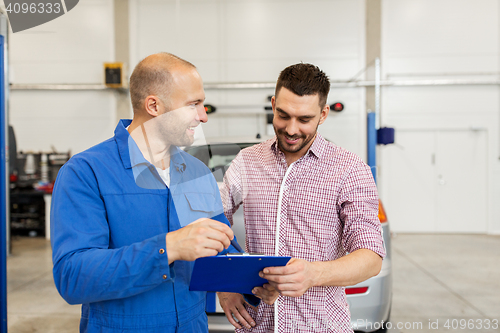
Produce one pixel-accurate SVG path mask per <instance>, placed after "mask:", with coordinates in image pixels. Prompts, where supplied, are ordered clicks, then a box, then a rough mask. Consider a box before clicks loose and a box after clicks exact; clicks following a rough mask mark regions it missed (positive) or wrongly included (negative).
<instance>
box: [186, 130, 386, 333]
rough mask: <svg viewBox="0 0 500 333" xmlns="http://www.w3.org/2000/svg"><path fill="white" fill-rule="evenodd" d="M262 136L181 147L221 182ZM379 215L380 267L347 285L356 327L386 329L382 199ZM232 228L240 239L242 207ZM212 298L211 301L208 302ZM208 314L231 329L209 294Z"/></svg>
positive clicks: (216, 326) (220, 328)
mask: <svg viewBox="0 0 500 333" xmlns="http://www.w3.org/2000/svg"><path fill="white" fill-rule="evenodd" d="M268 138H269V137H265V138H260V137H258V138H226V137H225V138H222V139H209V140H207V141H208V142H204V143H203V144H201V143H197V142H195V144H194V145H192V146H190V147H187V148H185V149H184V150H185V151H186V152H188V153H189V154H191V155H192V156H195V157H197V158H198V159H200V160H201V161H202V162H203V163H204V164H205V165H206V166H207V167H209V168H210V169H211V170H212V173H213V175H214V177H215V179H216V180H217V183H218V184H219V185H220V184H221V183H222V180H223V177H224V173H225V172H226V171H227V169H228V168H229V165H230V164H231V162H232V161H233V159H234V158H235V157H236V155H237V154H238V153H239V151H240V150H241V149H244V148H247V147H250V146H253V145H255V144H257V143H260V142H262V141H264V140H266V139H268ZM379 219H380V221H381V224H382V230H383V237H384V242H385V247H386V250H387V256H386V257H385V259H384V261H383V262H382V269H381V271H380V273H379V274H378V275H377V276H374V277H372V278H370V279H368V280H366V281H364V282H361V283H359V284H357V285H354V286H351V287H347V288H346V296H347V302H348V303H349V307H350V310H351V325H352V328H353V329H354V330H355V331H360V332H385V331H386V330H387V329H386V324H385V323H386V322H388V321H389V318H390V313H391V303H392V269H391V239H390V230H389V222H388V221H387V218H386V215H385V211H384V209H383V206H382V203H380V202H379ZM233 220H234V225H233V231H234V233H235V235H236V237H237V238H238V239H239V242H240V243H244V240H245V227H244V221H243V210H242V209H239V210H238V211H237V212H236V213H235V214H234V216H233ZM214 301H215V303H216V304H215V305H214V304H210V303H211V302H214ZM208 303H209V304H207V314H208V320H209V329H210V332H212V333H216V332H232V331H234V327H233V325H231V324H230V323H229V322H228V321H227V319H226V317H225V315H224V312H223V310H222V308H221V307H220V305H219V301H218V300H217V299H216V297H215V298H212V297H209V298H208Z"/></svg>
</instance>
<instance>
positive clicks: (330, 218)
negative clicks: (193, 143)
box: [219, 63, 385, 333]
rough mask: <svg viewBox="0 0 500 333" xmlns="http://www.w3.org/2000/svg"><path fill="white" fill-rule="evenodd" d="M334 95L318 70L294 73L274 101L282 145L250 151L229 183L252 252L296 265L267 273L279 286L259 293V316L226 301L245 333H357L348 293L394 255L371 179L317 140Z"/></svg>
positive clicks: (300, 68) (227, 197)
mask: <svg viewBox="0 0 500 333" xmlns="http://www.w3.org/2000/svg"><path fill="white" fill-rule="evenodd" d="M329 90H330V83H329V80H328V77H327V76H326V75H325V73H324V72H322V71H321V70H320V69H319V68H318V67H316V66H314V65H311V64H303V63H301V64H296V65H292V66H290V67H287V68H286V69H284V70H283V71H282V72H281V74H280V76H279V78H278V82H277V84H276V91H275V96H274V97H273V98H272V107H273V112H274V118H273V126H274V130H275V133H276V137H275V138H274V139H271V140H269V141H266V142H263V143H261V144H259V145H255V146H253V147H250V148H246V149H244V150H242V151H241V152H240V153H239V154H238V156H237V157H236V158H235V160H234V161H233V163H232V164H231V166H230V167H229V169H228V171H227V172H226V174H225V177H224V185H223V187H222V188H221V195H222V201H223V204H224V211H225V213H226V216H227V217H228V219H229V220H230V221H232V216H233V214H234V212H235V211H236V210H237V209H238V207H240V206H241V205H243V208H244V210H243V211H244V217H245V229H246V236H247V240H246V244H247V251H248V252H256V253H264V254H266V255H277V256H291V257H292V259H291V260H290V261H289V263H288V265H287V266H284V267H268V268H265V269H264V270H263V271H262V272H261V273H260V274H261V277H263V278H265V279H267V280H268V281H269V284H266V285H264V286H262V287H260V286H256V288H254V294H255V295H257V296H259V297H260V298H262V300H263V301H262V302H260V304H259V305H258V308H255V307H254V306H250V305H249V304H248V303H246V301H245V299H244V298H243V296H242V295H239V294H231V293H219V299H220V302H221V306H222V307H223V309H224V312H225V313H226V316H227V318H228V320H229V321H230V322H231V323H232V324H233V325H234V326H235V327H236V328H237V332H241V331H251V332H273V331H274V332H284V333H285V332H286V333H289V332H352V328H351V327H350V314H349V307H348V304H347V301H346V297H345V292H344V287H345V286H349V285H354V284H357V283H359V282H361V281H364V280H366V279H368V278H370V277H372V276H374V275H376V274H378V272H379V271H380V268H381V265H382V258H383V257H384V256H385V249H384V246H383V239H382V235H381V227H380V222H379V220H378V196H377V188H376V186H375V183H374V181H373V177H372V174H371V172H370V169H369V167H368V166H367V165H366V164H365V163H364V162H363V161H362V160H361V159H360V158H359V157H358V156H356V155H354V154H352V153H350V152H348V151H346V150H344V149H342V148H340V147H338V146H336V145H334V144H333V143H330V142H327V141H326V140H325V139H324V138H323V137H322V136H321V135H320V134H319V133H318V132H317V129H318V126H319V125H320V124H322V123H323V122H324V121H325V120H326V118H327V116H328V113H329V106H328V105H327V104H326V100H327V96H328V92H329ZM247 300H249V301H251V300H250V299H249V298H247ZM252 303H253V302H252ZM252 305H255V303H253V304H252ZM233 316H234V318H236V319H237V321H236V320H235V319H234V318H233Z"/></svg>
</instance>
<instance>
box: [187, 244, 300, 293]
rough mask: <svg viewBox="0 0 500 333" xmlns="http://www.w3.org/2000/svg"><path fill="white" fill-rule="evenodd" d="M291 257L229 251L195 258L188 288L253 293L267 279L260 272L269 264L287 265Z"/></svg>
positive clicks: (273, 265) (270, 265) (271, 265)
mask: <svg viewBox="0 0 500 333" xmlns="http://www.w3.org/2000/svg"><path fill="white" fill-rule="evenodd" d="M290 259H291V257H274V256H264V255H252V254H246V253H245V254H241V253H240V254H236V253H233V254H227V255H220V256H213V257H205V258H199V259H196V261H195V263H194V269H193V274H192V275H191V283H190V285H189V290H191V291H226V292H233V293H240V294H251V293H252V289H253V288H254V287H261V286H262V285H264V284H266V283H267V282H268V281H267V280H266V279H263V278H261V277H260V276H259V272H260V271H262V270H263V269H264V268H266V267H276V266H285V265H286V264H287V263H288V261H289V260H290Z"/></svg>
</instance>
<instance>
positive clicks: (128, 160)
mask: <svg viewBox="0 0 500 333" xmlns="http://www.w3.org/2000/svg"><path fill="white" fill-rule="evenodd" d="M131 123H132V120H130V119H121V120H120V122H119V123H118V125H117V126H116V129H115V141H116V143H117V145H118V151H119V153H120V157H121V159H122V163H123V166H124V167H125V168H126V169H130V168H132V167H136V166H139V165H141V164H145V165H146V166H148V165H150V164H151V163H149V161H148V160H146V159H145V158H144V156H143V155H142V152H141V150H140V149H139V147H138V146H137V144H136V143H135V141H134V139H132V137H131V136H130V134H129V132H128V131H127V127H128V126H129V125H130V124H131ZM170 163H171V166H172V165H173V167H174V168H173V169H174V170H176V171H177V172H181V173H182V172H184V171H185V169H186V165H187V164H186V161H185V160H184V157H183V156H182V154H181V150H180V148H179V147H176V146H172V147H170Z"/></svg>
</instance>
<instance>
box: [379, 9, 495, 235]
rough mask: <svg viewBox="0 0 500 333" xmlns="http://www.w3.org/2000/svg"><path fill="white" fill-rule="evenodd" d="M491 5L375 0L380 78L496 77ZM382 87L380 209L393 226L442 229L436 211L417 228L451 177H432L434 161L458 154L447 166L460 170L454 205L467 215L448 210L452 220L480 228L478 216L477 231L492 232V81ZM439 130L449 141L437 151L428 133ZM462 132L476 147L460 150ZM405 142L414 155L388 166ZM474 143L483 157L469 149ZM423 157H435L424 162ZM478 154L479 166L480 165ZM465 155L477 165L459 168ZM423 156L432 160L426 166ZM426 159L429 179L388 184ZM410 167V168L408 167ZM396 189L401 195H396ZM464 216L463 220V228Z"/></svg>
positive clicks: (438, 207)
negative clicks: (387, 138)
mask: <svg viewBox="0 0 500 333" xmlns="http://www.w3.org/2000/svg"><path fill="white" fill-rule="evenodd" d="M499 10H500V8H499V2H498V1H497V0H483V1H470V0H439V1H435V0H419V1H398V0H383V2H382V75H383V79H390V80H405V79H412V80H425V79H471V80H474V79H483V80H485V79H497V78H498V74H499V59H500V58H499V56H500V51H499V47H500V44H499V23H500V18H499ZM382 94H383V95H382V125H387V126H393V127H395V128H396V131H397V132H396V143H397V145H392V146H387V147H381V148H380V149H379V151H380V152H381V153H382V154H381V161H380V163H381V166H380V170H379V171H380V175H381V179H380V184H381V186H380V192H381V196H382V198H383V199H384V202H385V204H386V206H387V210H388V211H389V212H390V213H392V215H390V217H391V216H392V217H393V219H392V220H394V221H393V223H392V226H393V229H394V230H397V231H444V232H446V231H449V230H441V227H442V225H440V224H441V223H443V221H442V220H443V219H442V218H441V219H438V220H436V222H435V224H433V225H429V227H427V228H423V229H422V224H425V223H426V222H427V220H429V219H431V220H432V219H433V217H435V216H438V215H439V212H440V211H441V210H442V209H444V208H443V207H444V206H445V203H443V200H441V201H440V200H438V198H439V195H440V194H439V193H440V192H441V191H442V190H443V189H445V188H446V186H452V184H451V183H448V184H439V181H440V180H439V179H438V177H440V176H442V173H443V170H441V169H440V167H439V160H438V159H439V158H441V159H442V158H444V157H445V158H446V159H447V160H452V159H453V158H458V157H460V156H462V157H464V155H465V157H468V158H467V159H466V160H464V162H463V163H457V164H456V165H455V166H454V167H453V169H454V170H453V172H460V171H461V172H462V174H461V176H460V177H461V179H460V177H458V178H457V181H461V185H462V186H461V187H458V188H457V189H458V190H457V191H456V193H455V197H454V200H455V209H454V211H455V212H460V211H467V212H471V213H472V215H469V217H468V218H467V220H464V221H461V220H460V217H456V218H455V220H454V221H453V222H454V223H455V227H454V228H455V229H456V230H462V229H463V230H469V231H471V229H470V226H471V225H476V226H478V230H477V231H471V232H481V231H480V230H479V229H481V228H479V225H482V223H483V222H484V225H485V226H486V227H485V228H486V230H484V231H485V232H490V233H500V210H499V205H498V202H500V181H499V180H500V160H499V156H500V146H499V141H500V139H499V133H500V132H499V124H500V119H499V107H500V105H499V101H500V91H499V87H498V86H494V85H491V86H485V85H464V86H426V87H386V88H383V89H382ZM474 132H476V134H479V133H483V134H482V135H481V138H479V136H478V135H473V133H474ZM398 133H399V136H400V138H401V140H404V139H405V138H408V137H409V136H411V135H413V134H411V133H421V134H422V135H420V136H418V137H420V138H421V139H422V142H421V143H419V142H414V143H410V142H408V144H407V145H401V144H398ZM425 133H428V135H425ZM442 133H456V144H449V145H448V146H447V147H446V149H445V150H444V151H443V150H440V148H439V147H438V146H442V143H441V144H440V143H438V142H437V141H435V140H434V139H432V137H433V135H436V137H437V136H439V135H442ZM467 133H469V134H467ZM464 135H469V136H470V137H471V140H473V139H474V138H478V139H477V140H480V141H481V142H482V147H480V148H470V151H468V150H467V148H466V147H464V145H462V144H460V137H462V136H464ZM483 136H484V138H483ZM414 137H417V135H416V134H415V136H414ZM425 138H430V139H431V141H432V142H430V143H428V142H426V140H427V139H425ZM436 140H437V139H436ZM474 140H476V139H474ZM413 144H415V145H419V144H420V146H421V148H420V152H416V148H415V154H421V156H422V158H418V159H415V160H414V161H412V163H408V164H407V165H406V166H405V167H401V168H400V169H399V170H394V168H391V165H390V162H391V159H394V158H395V157H396V155H398V154H399V155H401V154H403V155H404V154H405V149H406V150H407V151H408V150H411V149H412V148H410V146H411V145H413ZM426 145H428V147H429V148H427V150H426V149H424V148H422V147H424V146H426ZM436 145H437V146H436ZM422 149H423V150H422ZM482 149H484V157H483V156H475V153H477V152H478V151H482ZM437 151H440V154H437ZM436 154H437V155H436ZM403 155H401V156H403ZM432 156H434V157H432ZM401 158H403V157H401ZM431 158H434V159H435V161H434V162H431ZM483 158H484V159H485V163H484V167H480V164H481V163H482V160H483ZM436 159H437V160H436ZM471 161H472V162H473V163H474V164H475V167H478V168H480V169H481V170H482V171H481V172H476V173H473V174H471V173H469V172H467V170H468V169H466V168H465V166H464V165H465V164H467V163H469V162H471ZM431 163H433V165H435V166H432V167H431V166H430V165H431ZM427 167H429V168H430V169H429V170H430V172H431V173H432V174H430V175H429V179H427V180H429V181H430V183H429V186H427V187H422V188H421V189H420V190H418V189H416V188H411V189H408V188H404V187H402V186H403V185H401V184H402V183H401V182H400V185H399V186H400V188H399V191H396V190H395V189H397V188H398V186H397V185H395V180H396V179H398V177H402V175H403V174H404V175H406V177H407V178H408V177H417V175H418V172H419V171H422V170H424V169H425V168H427ZM411 168H414V172H411V171H409V170H410V169H411ZM450 172H452V170H450ZM483 176H485V177H484V178H483ZM471 178H472V179H474V182H472V183H470V182H469V183H468V182H467V181H468V180H470V179H471ZM407 180H408V179H407ZM403 181H404V179H403ZM391 184H393V185H394V186H392V185H391ZM422 184H423V183H422V182H420V185H422ZM483 192H484V193H483ZM483 194H484V195H485V196H484V198H485V200H483V201H486V202H482V203H477V204H475V202H474V201H473V200H474V198H476V197H482V196H483ZM403 196H404V199H401V198H402V197H403ZM464 196H470V200H465V201H461V200H462V199H463V198H464ZM403 200H404V201H406V203H405V202H403ZM409 202H412V203H409ZM430 202H435V204H436V207H434V208H433V207H431V204H430ZM426 203H427V204H426ZM483 209H484V212H483ZM483 213H484V214H483ZM448 215H451V213H450V214H448ZM462 215H463V214H462ZM466 215H467V214H466ZM464 216H465V215H464ZM476 219H480V220H481V221H478V220H476ZM483 219H486V221H482V220H483ZM392 220H391V221H392ZM418 220H420V222H418ZM466 224H468V225H469V228H468V229H467V228H466ZM461 226H462V227H463V228H462V227H461Z"/></svg>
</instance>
